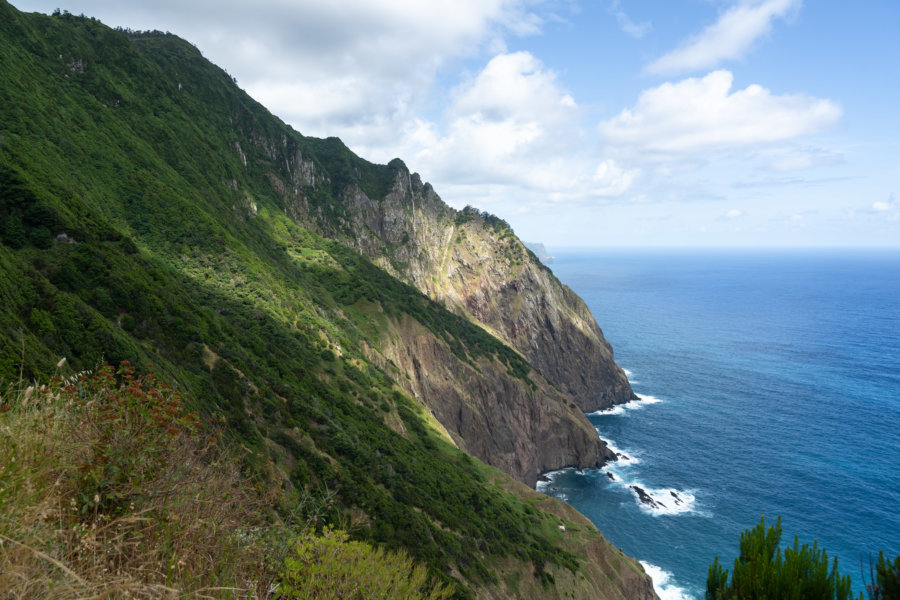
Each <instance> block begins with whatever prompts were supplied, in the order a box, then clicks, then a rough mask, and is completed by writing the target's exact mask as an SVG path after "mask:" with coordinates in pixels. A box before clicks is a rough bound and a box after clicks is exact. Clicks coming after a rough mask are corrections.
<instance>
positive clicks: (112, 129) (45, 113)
mask: <svg viewBox="0 0 900 600" xmlns="http://www.w3.org/2000/svg"><path fill="white" fill-rule="evenodd" d="M254 139H266V140H271V139H280V140H282V145H281V147H279V148H269V149H268V150H266V149H263V150H260V148H259V146H258V145H256V144H254V143H253V140H254ZM297 153H300V154H302V155H303V156H304V157H305V158H306V159H307V160H310V159H311V160H313V162H314V163H315V165H316V166H317V171H318V173H317V176H318V177H322V178H325V180H327V181H328V182H330V187H329V186H321V185H318V186H310V187H309V197H308V202H309V205H310V210H313V211H315V212H316V213H317V214H318V215H320V216H321V217H322V218H323V219H324V221H325V222H327V223H332V224H333V227H334V228H335V230H338V229H340V228H341V227H342V226H343V225H342V223H343V222H344V221H343V220H342V219H341V214H342V211H343V210H345V209H344V208H343V207H342V204H341V202H340V194H341V191H342V190H343V189H345V188H346V187H347V186H348V185H353V186H359V188H360V189H363V190H365V191H366V193H367V194H369V195H371V196H372V197H381V196H383V195H384V194H385V193H386V191H387V190H388V189H389V188H390V186H391V184H392V182H393V181H394V179H395V177H396V174H397V172H398V169H401V168H404V169H405V167H403V166H402V163H399V161H396V162H393V163H391V164H390V165H387V166H379V165H373V164H371V163H368V162H366V161H364V160H362V159H360V158H358V157H356V156H355V155H353V154H352V153H351V152H350V151H349V150H348V149H347V148H346V147H345V146H344V145H343V144H342V143H341V142H340V140H337V139H335V138H330V139H326V140H321V139H313V138H306V137H304V136H302V135H300V134H298V133H296V132H294V131H293V130H291V129H290V128H289V127H287V126H285V125H284V124H283V123H282V122H281V121H279V120H278V119H277V118H275V117H273V116H272V115H271V114H269V113H268V112H267V111H265V109H264V108H263V107H261V106H260V105H259V104H258V103H256V102H255V101H253V100H252V99H251V98H250V97H249V96H247V95H246V94H245V93H243V92H242V91H241V90H240V89H239V88H238V87H237V86H236V85H235V82H234V81H233V80H232V78H231V77H229V76H228V74H227V73H225V72H224V71H222V70H221V69H219V68H217V67H215V66H214V65H212V64H211V63H209V62H208V61H206V60H205V59H204V58H203V57H202V55H201V53H200V52H199V51H198V50H197V49H196V48H194V47H193V46H191V45H190V44H188V43H187V42H185V41H183V40H181V39H179V38H177V37H175V36H173V35H170V34H163V33H159V32H152V33H133V32H122V31H114V30H111V29H109V28H107V27H106V26H104V25H102V24H101V23H99V22H98V21H96V20H93V19H90V18H84V17H76V16H73V15H68V14H59V15H54V16H52V17H48V16H43V15H36V14H34V15H31V14H23V13H20V12H18V11H17V10H16V9H15V8H13V7H12V6H11V5H9V4H8V3H6V2H4V1H3V0H0V382H2V387H3V388H4V389H5V388H6V386H7V385H9V384H14V385H15V384H17V382H19V381H20V379H21V380H24V381H25V382H29V381H31V380H33V379H36V380H38V381H47V380H49V378H50V377H51V376H52V375H54V374H55V373H56V372H57V363H58V361H59V360H60V358H61V357H65V358H66V359H67V363H66V364H65V365H64V366H63V367H62V368H63V370H64V372H63V374H64V375H71V374H73V373H75V372H79V371H83V370H92V369H95V368H96V367H97V366H98V365H99V364H100V363H101V361H105V362H108V363H111V364H119V363H120V362H121V361H123V360H124V361H129V362H130V363H131V364H134V365H136V366H137V369H138V372H139V373H141V372H146V371H147V370H148V369H149V367H148V365H150V364H151V363H152V364H153V365H154V366H153V367H152V369H153V371H154V372H155V373H156V375H157V377H159V378H160V379H162V380H164V381H166V382H168V383H169V384H171V385H173V386H174V387H175V388H176V389H178V390H179V391H180V392H181V394H182V396H183V398H184V399H185V400H184V401H185V402H186V403H187V404H188V406H189V407H190V408H191V409H192V410H196V411H198V412H199V413H200V415H201V416H202V417H203V418H204V419H206V420H215V419H218V420H220V421H221V423H222V424H223V427H224V430H225V441H226V443H227V444H229V446H230V447H233V448H242V449H243V456H244V458H243V459H242V460H243V462H244V464H243V465H242V466H243V468H244V469H247V470H248V472H250V473H255V474H256V475H254V476H255V477H259V478H260V481H265V482H266V485H279V486H282V487H283V489H284V490H285V493H286V494H288V497H292V495H293V497H299V496H300V495H301V494H302V493H303V492H304V491H307V492H309V493H313V494H323V493H325V490H328V491H329V492H334V493H336V499H337V502H336V503H335V504H334V505H332V506H330V508H329V510H328V513H327V515H326V516H325V518H324V520H323V521H322V524H325V523H328V522H330V523H333V524H337V525H342V526H344V527H347V526H349V528H350V531H351V533H352V535H353V536H354V537H355V538H357V539H360V540H365V541H368V542H370V543H373V544H375V545H379V546H382V547H385V548H388V549H404V550H405V551H407V552H408V553H409V554H410V555H411V556H412V557H413V558H414V559H416V560H417V561H420V562H422V563H424V564H426V565H427V567H428V569H429V572H430V574H431V576H432V577H435V578H437V579H438V580H441V581H444V582H445V583H451V584H453V585H455V586H456V589H457V594H458V595H459V596H460V597H466V596H470V595H472V594H473V593H475V592H477V590H479V589H483V588H486V587H491V586H501V585H505V584H503V578H504V577H506V576H507V575H508V574H509V573H510V572H514V571H516V569H518V570H524V573H525V575H524V576H525V577H526V578H531V577H533V578H534V579H535V580H536V581H538V582H540V583H542V584H543V585H544V586H552V585H553V581H554V577H553V576H552V575H551V574H550V573H552V572H560V569H561V570H563V571H567V572H569V573H573V574H574V573H577V572H579V569H580V568H582V565H583V563H584V561H585V557H583V556H579V555H576V554H575V553H573V552H571V551H570V550H568V549H566V548H565V547H563V545H562V544H561V543H560V534H559V531H558V528H557V523H559V522H560V521H559V517H556V516H554V515H551V514H549V513H547V512H543V511H541V510H539V509H537V508H536V507H535V504H536V501H535V500H534V498H531V497H530V496H528V495H527V494H525V493H524V492H517V493H511V492H509V491H504V490H502V489H501V488H500V487H497V485H495V480H498V481H507V487H509V488H510V489H516V488H515V486H512V484H511V483H509V482H508V480H507V479H506V478H504V477H503V476H501V475H500V474H499V473H498V472H496V471H494V470H492V469H490V468H488V467H485V466H484V465H482V464H481V463H479V462H478V461H476V460H474V459H472V458H470V457H469V456H467V455H465V454H464V453H462V452H460V451H459V450H457V449H456V448H455V447H454V446H453V445H452V444H451V443H449V441H448V440H447V439H446V437H445V436H443V435H441V433H440V427H439V426H438V425H437V424H436V423H435V422H434V420H433V418H432V417H431V416H430V415H428V414H426V413H425V411H423V409H422V407H421V405H420V404H419V403H417V402H416V401H415V400H413V399H411V398H409V397H407V396H405V395H404V394H403V393H401V391H400V388H399V387H398V386H397V385H396V383H395V381H396V378H397V377H399V376H402V375H401V374H400V373H399V371H397V370H394V369H391V367H390V365H389V364H388V365H384V364H382V365H381V366H377V365H376V364H375V363H373V362H372V360H371V356H370V354H368V353H367V350H366V349H367V348H372V347H377V346H378V343H379V339H380V338H381V336H382V335H384V334H385V332H386V331H388V330H390V329H391V328H396V327H399V326H400V325H399V324H400V323H404V322H409V321H413V322H416V323H418V324H419V326H421V327H422V328H424V329H425V330H426V331H427V332H428V333H429V335H431V336H433V337H434V338H435V339H437V340H439V342H440V343H441V344H443V345H445V346H446V347H447V348H449V350H450V352H451V353H452V355H453V356H454V357H455V359H456V360H459V361H460V362H461V363H464V364H466V365H469V366H471V367H473V368H475V369H479V368H484V367H485V365H494V366H495V367H497V368H500V369H502V370H503V371H505V372H506V373H508V374H509V376H511V377H514V378H518V379H520V380H524V381H526V382H528V385H530V386H534V385H536V384H535V382H540V381H542V380H541V378H540V375H539V374H537V373H536V372H535V371H533V370H532V369H531V367H530V366H529V365H528V363H527V362H526V361H525V360H524V359H523V358H522V357H521V356H520V355H519V354H518V353H516V352H515V351H513V350H512V349H510V348H508V347H507V346H505V345H504V344H502V343H501V342H499V341H498V340H497V339H496V338H494V337H492V336H490V335H489V334H487V333H486V332H485V331H484V330H483V329H482V328H480V327H477V326H475V325H473V324H471V323H470V322H469V321H467V320H465V319H464V318H462V317H459V316H457V315H454V314H452V313H450V312H448V311H447V310H446V309H444V308H443V307H442V306H441V305H439V304H437V303H435V302H433V301H431V300H429V299H428V298H427V297H425V296H423V295H422V294H421V293H419V292H418V291H416V290H415V289H413V288H411V287H409V286H407V285H406V284H403V283H401V282H399V281H398V280H396V279H394V278H392V277H391V276H389V275H388V274H386V273H385V272H384V271H382V270H380V269H379V268H377V267H375V266H374V265H373V264H372V263H371V262H370V261H369V260H368V259H366V258H364V257H362V256H360V255H359V254H357V253H355V252H353V251H351V250H349V249H348V248H346V247H345V246H342V245H341V244H339V243H337V242H335V241H333V240H331V239H327V238H325V237H322V236H320V235H318V234H316V233H313V232H311V231H310V230H308V229H305V228H303V227H301V226H300V225H298V224H297V222H296V221H295V220H292V219H290V218H288V216H286V215H287V213H288V212H289V207H286V206H283V205H282V204H281V203H280V202H281V200H280V198H282V195H280V194H279V193H278V191H277V189H275V187H274V186H275V183H274V182H273V179H272V178H268V177H266V176H265V174H264V171H263V170H259V169H256V170H254V169H247V168H246V164H247V163H248V162H249V163H253V164H258V163H260V162H266V161H268V162H270V163H273V164H274V163H275V162H276V161H279V160H282V159H283V158H284V157H288V156H292V155H296V154H297ZM275 166H277V168H279V169H281V168H282V165H281V164H277V165H275ZM269 465H272V467H271V468H270V467H269ZM267 472H268V473H269V474H268V475H266V473H267ZM498 478H499V479H498ZM529 498H531V499H529ZM279 510H282V511H284V510H290V508H289V507H288V508H287V509H286V508H285V507H284V506H282V507H280V508H279ZM510 557H513V558H514V559H515V560H514V561H513V562H512V563H510V560H509V558H510ZM511 565H512V566H511ZM626 570H627V568H626Z"/></svg>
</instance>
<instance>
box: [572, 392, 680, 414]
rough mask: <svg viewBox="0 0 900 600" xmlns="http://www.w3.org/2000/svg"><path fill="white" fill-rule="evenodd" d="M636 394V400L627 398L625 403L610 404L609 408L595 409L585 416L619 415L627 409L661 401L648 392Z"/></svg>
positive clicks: (634, 408)
mask: <svg viewBox="0 0 900 600" xmlns="http://www.w3.org/2000/svg"><path fill="white" fill-rule="evenodd" d="M636 396H637V400H629V401H628V402H626V403H625V404H616V405H615V406H610V407H609V408H601V409H600V410H595V411H594V412H590V413H587V416H589V417H599V416H610V415H621V414H624V413H625V411H628V410H638V409H641V408H644V406H646V405H647V404H657V403H659V402H662V400H661V399H659V398H657V397H656V396H650V395H648V394H636Z"/></svg>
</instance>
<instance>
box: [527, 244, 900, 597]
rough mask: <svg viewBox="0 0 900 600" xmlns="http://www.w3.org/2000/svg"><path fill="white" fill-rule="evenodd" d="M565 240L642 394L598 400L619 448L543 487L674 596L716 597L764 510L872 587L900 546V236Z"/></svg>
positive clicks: (582, 290)
mask: <svg viewBox="0 0 900 600" xmlns="http://www.w3.org/2000/svg"><path fill="white" fill-rule="evenodd" d="M550 250H551V252H552V253H553V254H554V255H555V261H554V263H553V264H552V265H550V266H551V268H552V270H553V272H554V273H555V274H556V276H557V277H558V278H559V279H560V280H561V281H562V282H563V283H565V284H567V285H568V286H569V287H571V288H572V289H573V290H574V291H575V292H576V293H578V294H579V295H580V296H581V297H582V298H584V300H585V302H587V304H588V306H589V307H590V309H591V311H592V312H593V314H594V316H595V317H596V318H597V322H598V323H599V324H600V326H601V328H602V329H603V331H604V335H605V336H606V338H607V339H608V340H609V341H610V343H611V344H612V345H613V348H614V351H615V357H616V362H618V363H619V364H620V365H621V366H622V367H623V368H625V369H626V370H627V372H628V374H629V379H630V380H631V382H632V387H633V388H634V390H635V392H636V393H637V394H639V395H640V397H641V401H639V402H634V403H631V404H628V405H625V406H622V407H616V408H615V409H613V410H610V411H606V412H601V413H593V414H590V415H588V418H589V419H590V420H591V422H592V423H593V424H594V426H595V427H596V429H597V432H598V435H599V436H600V437H602V438H603V439H605V440H607V441H608V442H609V443H610V444H611V446H612V447H613V448H614V449H615V450H616V451H617V452H620V453H621V454H622V455H623V457H622V459H620V460H619V461H618V462H617V463H612V464H610V465H609V466H608V467H607V468H604V469H602V470H600V471H590V470H586V471H580V472H579V471H575V470H563V471H558V472H555V473H553V474H551V479H552V481H550V482H546V483H541V484H539V489H540V490H542V491H544V492H545V493H548V494H551V495H553V496H556V497H558V498H561V499H563V500H565V501H567V502H569V503H570V504H572V505H573V506H574V507H575V508H577V509H578V510H580V511H581V512H582V513H583V514H585V515H586V516H587V517H588V518H590V519H591V520H592V521H593V522H594V523H595V524H596V525H597V527H598V528H599V529H600V531H602V532H603V533H604V534H605V535H606V537H607V538H608V539H609V540H610V541H611V542H613V543H614V544H616V545H617V546H619V547H620V548H622V549H623V550H624V551H625V552H626V553H628V554H629V555H631V556H634V557H636V558H637V559H639V560H640V561H641V562H642V563H643V564H644V566H645V568H646V569H647V570H648V572H649V573H650V574H651V575H652V576H653V577H654V581H655V584H656V587H657V591H658V593H659V594H660V596H661V597H662V598H664V599H668V598H703V595H704V591H705V582H706V574H707V568H708V566H709V564H710V563H712V562H713V559H714V558H715V557H716V556H718V557H719V559H720V562H722V563H723V564H724V565H725V566H726V567H728V568H729V569H730V567H731V564H732V563H733V561H734V558H735V557H736V556H737V554H738V548H739V541H740V534H741V532H742V531H744V530H745V529H749V528H751V527H753V526H755V525H756V524H757V523H759V520H760V517H761V516H763V515H764V516H765V519H766V522H767V523H774V522H775V520H776V519H777V517H778V516H779V515H780V516H781V518H782V528H783V535H782V545H786V544H789V543H792V542H793V539H794V536H798V537H799V540H800V543H801V544H802V543H812V541H813V540H818V543H819V547H820V548H823V547H824V548H825V549H826V550H827V552H828V555H829V558H831V557H834V556H837V557H838V560H839V569H840V570H841V571H842V572H843V573H845V574H849V575H850V576H851V577H852V579H853V587H854V589H855V590H857V591H860V590H862V589H863V584H864V582H863V580H862V576H861V574H860V560H861V559H863V560H864V561H865V564H866V569H865V570H866V573H868V560H869V556H870V555H874V556H875V557H877V554H878V550H879V549H881V550H884V551H885V553H886V554H888V555H889V556H892V557H893V556H896V555H897V554H898V553H900V251H889V250H879V251H876V250H777V251H776V250H656V249H653V250H650V249H638V250H634V249H628V250H625V249H621V250H590V251H576V250H568V251H554V249H553V248H551V249H550ZM632 486H637V487H640V488H641V489H642V490H643V491H644V493H645V494H646V495H647V497H649V498H650V499H652V500H653V501H654V502H655V504H656V506H651V505H649V504H647V503H644V502H642V501H641V500H640V498H639V497H638V492H637V491H636V490H635V489H634V488H633V487H632Z"/></svg>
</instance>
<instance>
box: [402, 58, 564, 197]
mask: <svg viewBox="0 0 900 600" xmlns="http://www.w3.org/2000/svg"><path fill="white" fill-rule="evenodd" d="M451 97H452V105H451V107H450V108H449V110H448V111H447V114H446V122H447V127H446V134H444V135H443V136H439V137H433V138H431V139H430V140H429V139H427V138H423V141H427V142H429V143H428V144H427V145H424V146H422V147H421V148H419V149H418V151H417V152H415V157H414V158H415V159H414V162H416V163H420V164H421V168H423V169H424V170H425V171H426V172H428V173H429V174H430V175H431V176H433V177H436V178H438V179H445V180H452V181H454V182H456V183H462V184H483V183H497V182H506V183H508V184H521V185H524V186H528V187H534V188H539V189H545V190H558V189H560V188H566V187H569V186H570V184H571V179H572V177H573V176H577V175H574V174H573V166H574V165H573V164H572V162H571V161H569V160H568V159H569V158H570V152H571V148H572V147H573V145H575V144H573V142H575V141H576V140H577V139H578V137H579V136H580V135H581V133H580V131H579V127H578V119H579V114H580V113H579V109H578V106H577V105H576V104H575V101H574V100H573V99H572V96H571V95H570V94H568V92H566V91H565V90H564V89H562V88H561V87H560V86H559V84H558V83H557V81H556V75H555V74H554V73H553V72H552V71H549V70H547V69H545V68H544V67H543V65H542V64H541V63H540V61H538V60H537V59H536V58H535V57H534V56H532V55H531V54H529V53H528V52H516V53H512V54H501V55H498V56H496V57H494V58H493V59H492V60H491V61H490V62H489V63H488V64H487V65H486V66H485V68H484V69H483V70H482V71H481V72H480V73H478V75H477V76H475V77H474V78H473V79H472V80H471V81H468V82H466V83H464V84H462V85H461V86H459V87H457V88H456V89H455V90H454V92H453V93H452V94H451ZM429 129H430V131H432V132H435V131H436V130H437V127H436V126H434V125H432V126H430V127H429Z"/></svg>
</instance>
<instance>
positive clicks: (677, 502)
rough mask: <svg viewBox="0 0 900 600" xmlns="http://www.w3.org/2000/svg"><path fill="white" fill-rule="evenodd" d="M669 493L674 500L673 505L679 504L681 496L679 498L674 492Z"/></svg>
mask: <svg viewBox="0 0 900 600" xmlns="http://www.w3.org/2000/svg"><path fill="white" fill-rule="evenodd" d="M669 493H670V494H672V497H673V498H675V504H681V496H679V495H678V494H676V493H675V492H669Z"/></svg>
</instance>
